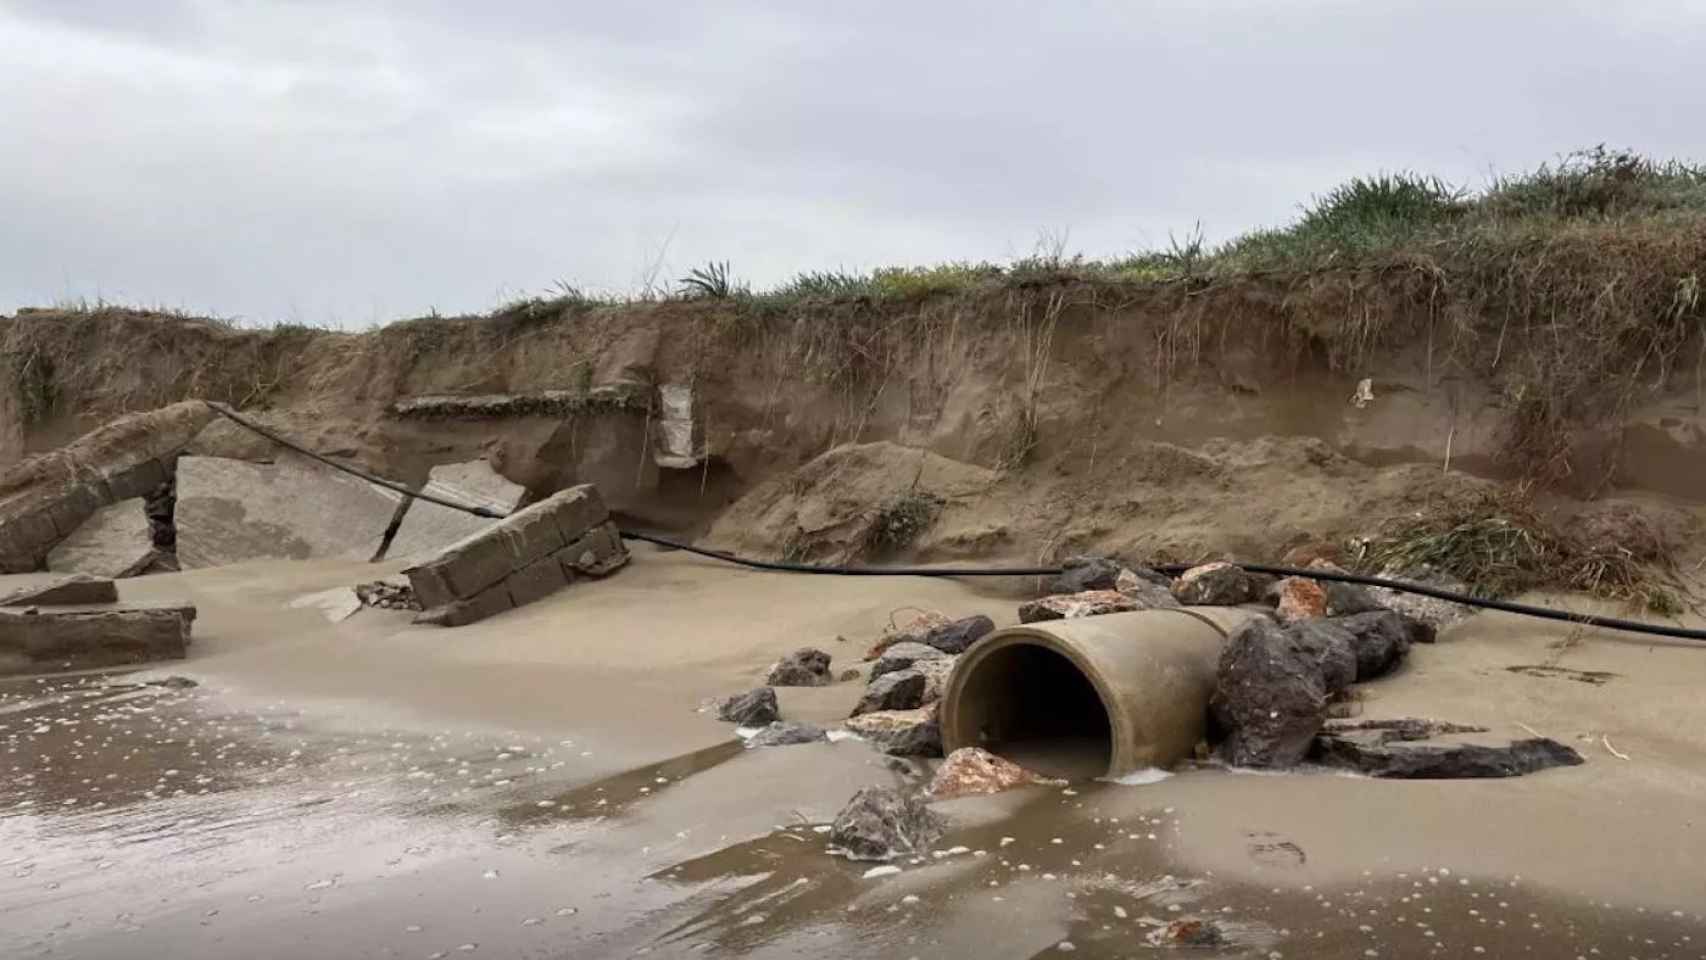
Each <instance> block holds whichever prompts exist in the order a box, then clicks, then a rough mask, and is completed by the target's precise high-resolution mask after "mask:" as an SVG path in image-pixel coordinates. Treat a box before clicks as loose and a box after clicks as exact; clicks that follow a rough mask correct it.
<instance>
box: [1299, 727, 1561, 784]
mask: <svg viewBox="0 0 1706 960" xmlns="http://www.w3.org/2000/svg"><path fill="white" fill-rule="evenodd" d="M1309 759H1310V760H1312V761H1314V762H1315V763H1319V764H1321V765H1322V766H1328V767H1335V768H1338V769H1342V770H1354V771H1356V772H1358V773H1362V774H1366V775H1368V776H1371V777H1383V778H1388V779H1396V780H1465V779H1479V778H1486V777H1520V776H1522V775H1524V774H1529V773H1534V772H1536V771H1539V770H1546V769H1549V768H1551V767H1573V766H1577V765H1580V764H1581V763H1583V762H1585V761H1583V760H1582V755H1581V754H1579V753H1577V752H1576V751H1575V750H1574V749H1572V748H1570V747H1568V746H1565V745H1564V744H1562V743H1559V742H1558V741H1556V740H1552V739H1549V738H1546V737H1535V738H1531V739H1527V740H1517V741H1513V742H1511V743H1509V744H1506V745H1504V746H1485V745H1482V744H1475V743H1454V744H1442V745H1424V744H1418V743H1417V742H1416V741H1414V740H1411V739H1407V738H1385V737H1383V736H1380V735H1378V734H1376V735H1370V734H1369V733H1347V732H1337V731H1335V732H1332V733H1324V734H1322V735H1321V736H1319V737H1316V738H1315V743H1314V746H1313V748H1312V749H1311V751H1310V755H1309Z"/></svg>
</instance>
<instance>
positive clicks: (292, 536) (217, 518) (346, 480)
mask: <svg viewBox="0 0 1706 960" xmlns="http://www.w3.org/2000/svg"><path fill="white" fill-rule="evenodd" d="M401 499H402V494H400V493H397V492H396V491H394V490H389V489H386V488H385V487H380V486H376V485H374V484H371V483H368V482H367V481H365V480H362V479H360V478H358V477H352V476H350V475H349V474H347V473H342V472H340V471H337V470H333V469H332V468H331V467H328V466H326V465H325V464H322V463H318V462H316V461H314V460H310V459H309V458H307V457H303V456H300V455H298V454H294V453H285V454H281V455H280V457H279V459H278V461H277V462H275V463H249V462H246V461H243V460H227V459H225V458H223V457H180V458H179V459H178V505H177V516H176V520H177V528H178V561H179V563H180V564H181V565H182V566H183V568H184V569H186V570H189V569H194V568H199V567H216V566H223V565H225V564H231V563H241V562H243V561H245V560H261V559H282V560H307V559H311V558H312V559H319V558H339V559H357V560H367V559H369V558H371V557H372V556H373V555H374V554H375V553H377V552H378V551H379V545H380V543H381V542H382V541H383V539H384V535H385V530H386V529H387V528H388V527H390V525H391V518H392V517H394V516H395V515H396V512H397V504H398V502H399V501H400V500H401Z"/></svg>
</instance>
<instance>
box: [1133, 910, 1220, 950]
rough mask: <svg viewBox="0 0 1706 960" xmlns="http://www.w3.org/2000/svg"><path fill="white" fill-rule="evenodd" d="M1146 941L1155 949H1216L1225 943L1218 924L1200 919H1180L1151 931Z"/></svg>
mask: <svg viewBox="0 0 1706 960" xmlns="http://www.w3.org/2000/svg"><path fill="white" fill-rule="evenodd" d="M1147 939H1148V940H1149V943H1150V945H1151V946H1156V947H1218V946H1221V945H1223V944H1225V943H1226V942H1227V936H1226V934H1225V933H1224V932H1223V931H1222V930H1221V929H1220V925H1219V924H1218V923H1216V922H1215V921H1213V920H1205V919H1203V918H1201V917H1181V918H1179V919H1178V920H1174V921H1173V922H1171V923H1169V924H1167V925H1166V926H1164V927H1160V928H1157V929H1155V930H1151V931H1150V932H1149V936H1148V938H1147Z"/></svg>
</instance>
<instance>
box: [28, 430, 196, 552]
mask: <svg viewBox="0 0 1706 960" xmlns="http://www.w3.org/2000/svg"><path fill="white" fill-rule="evenodd" d="M213 416H214V413H213V411H212V410H211V409H209V408H208V406H207V405H206V404H205V403H202V402H200V401H185V402H183V403H177V404H173V405H172V406H169V407H163V408H161V409H159V410H151V411H148V412H147V413H138V414H131V415H129V416H125V417H120V418H119V419H117V420H114V421H113V422H111V423H108V424H106V425H105V426H102V427H100V428H98V429H96V430H93V431H91V432H89V433H87V434H84V435H83V436H81V437H79V438H77V439H76V440H74V441H72V442H71V443H68V444H66V445H65V446H63V447H61V448H59V449H58V450H54V451H52V452H51V453H44V454H41V455H39V456H35V457H31V458H30V459H28V460H25V461H23V462H22V463H18V464H15V465H13V466H11V467H9V468H6V469H5V470H0V573H28V572H31V571H33V570H38V569H40V568H41V567H42V565H43V564H44V563H45V562H46V560H47V554H48V551H49V550H51V549H52V548H53V546H54V545H55V544H57V543H58V542H59V541H60V540H63V539H64V538H65V537H67V536H70V535H71V534H72V533H73V532H74V531H75V530H76V529H77V528H78V527H79V526H80V525H82V523H83V522H84V521H85V520H87V519H88V518H89V516H90V515H91V514H93V513H94V512H95V511H96V510H97V509H99V508H101V507H102V506H105V505H106V504H109V503H112V502H114V501H117V500H124V499H128V498H130V497H135V496H142V495H144V494H146V493H148V492H150V491H151V490H152V489H153V488H155V487H157V486H159V485H160V484H161V483H162V482H164V480H165V479H166V477H167V475H168V473H169V471H170V467H169V465H170V463H171V462H172V459H173V458H174V457H175V456H176V455H177V452H178V451H179V450H181V449H183V447H184V446H185V445H186V444H187V443H189V442H190V440H191V439H193V438H194V437H195V435H196V434H197V433H199V432H200V431H201V430H202V429H203V428H204V427H206V426H207V423H208V421H209V420H211V419H212V418H213Z"/></svg>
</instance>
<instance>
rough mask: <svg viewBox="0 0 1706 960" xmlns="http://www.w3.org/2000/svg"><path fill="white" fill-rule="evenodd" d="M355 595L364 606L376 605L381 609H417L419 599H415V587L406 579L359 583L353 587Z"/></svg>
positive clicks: (419, 606)
mask: <svg viewBox="0 0 1706 960" xmlns="http://www.w3.org/2000/svg"><path fill="white" fill-rule="evenodd" d="M355 595H356V597H357V598H358V599H360V600H361V605H362V606H364V607H377V608H379V609H381V610H419V609H420V608H421V604H420V601H418V600H416V599H415V588H414V587H412V586H410V585H409V582H408V581H407V580H404V581H402V582H400V583H399V582H395V581H391V580H374V581H373V582H371V583H359V584H356V587H355Z"/></svg>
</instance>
